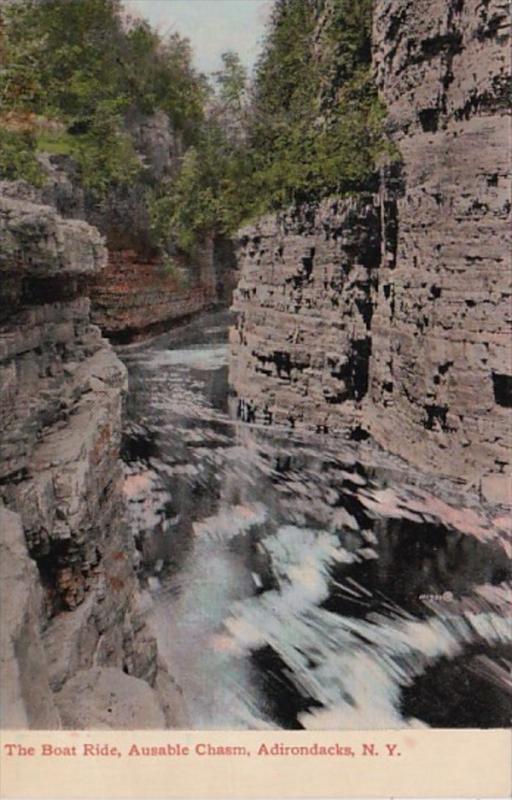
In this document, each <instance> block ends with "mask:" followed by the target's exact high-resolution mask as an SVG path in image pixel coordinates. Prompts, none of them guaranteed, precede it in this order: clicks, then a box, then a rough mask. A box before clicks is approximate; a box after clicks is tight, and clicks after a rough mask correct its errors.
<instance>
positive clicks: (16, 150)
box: [0, 128, 43, 186]
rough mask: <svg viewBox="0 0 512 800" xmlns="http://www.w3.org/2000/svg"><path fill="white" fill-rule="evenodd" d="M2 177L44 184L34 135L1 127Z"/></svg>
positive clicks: (0, 157) (0, 164) (36, 184)
mask: <svg viewBox="0 0 512 800" xmlns="http://www.w3.org/2000/svg"><path fill="white" fill-rule="evenodd" d="M0 178H3V179H5V180H10V181H14V180H25V181H28V182H29V183H32V184H34V185H35V186H40V185H41V184H42V182H43V174H42V171H41V168H40V166H39V164H38V163H37V159H36V155H35V141H34V138H33V137H32V136H30V135H29V134H26V133H25V134H23V133H14V132H12V131H7V130H5V129H3V128H0Z"/></svg>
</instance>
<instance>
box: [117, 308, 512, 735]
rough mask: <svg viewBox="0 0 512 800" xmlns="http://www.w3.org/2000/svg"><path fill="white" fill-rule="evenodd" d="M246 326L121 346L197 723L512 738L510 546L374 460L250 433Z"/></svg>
mask: <svg viewBox="0 0 512 800" xmlns="http://www.w3.org/2000/svg"><path fill="white" fill-rule="evenodd" d="M228 322H229V319H228V315H227V314H226V313H220V312H219V313H212V314H209V315H204V316H203V317H202V318H201V319H200V320H198V321H196V322H194V323H193V324H191V325H189V326H187V327H186V328H183V329H182V330H181V331H178V332H176V331H174V332H171V333H168V334H165V335H163V336H160V337H158V338H156V339H154V340H152V341H151V342H147V343H143V344H137V345H131V346H129V347H124V348H121V349H120V356H121V357H122V359H123V360H124V362H125V363H126V365H127V367H128V370H129V375H130V393H129V398H128V405H127V422H126V430H125V437H124V444H123V459H124V462H125V477H126V481H125V490H126V493H127V496H128V498H129V507H130V525H131V529H132V533H133V535H134V536H135V539H136V542H137V547H138V550H139V555H140V566H139V570H140V575H141V581H142V583H143V585H144V587H145V592H146V596H147V598H150V599H149V600H148V606H149V610H148V615H149V620H150V623H151V625H152V628H153V630H154V631H155V634H156V637H157V640H158V646H159V650H160V653H161V655H162V657H163V659H164V660H165V662H166V664H167V666H168V669H169V671H170V672H171V674H172V675H173V677H174V678H175V680H176V682H177V683H178V684H179V686H180V687H181V690H182V692H183V697H184V701H185V705H186V709H187V715H188V717H189V721H190V726H191V727H192V728H196V729H219V728H231V729H232V728H237V729H256V728H261V729H267V728H278V729H279V728H289V729H294V728H309V729H321V728H327V729H350V728H352V729H365V728H401V727H423V726H433V727H438V726H440V727H503V726H508V725H509V724H510V710H511V695H510V692H511V684H512V681H511V672H510V664H511V662H512V629H511V627H512V626H511V623H510V617H508V616H507V615H506V613H504V608H506V606H507V600H508V601H509V600H510V594H509V591H510V583H509V582H510V561H509V560H508V559H507V558H506V555H505V552H504V550H503V548H502V547H501V546H500V544H499V542H498V541H497V540H496V539H493V538H492V537H486V536H485V535H484V534H482V531H481V530H480V528H479V527H478V524H477V523H475V522H474V519H475V514H474V512H468V513H467V514H466V515H465V516H464V513H462V514H461V513H460V512H459V511H457V510H454V511H453V513H452V511H451V510H450V509H449V508H448V507H447V505H446V504H443V503H442V502H441V501H439V507H440V508H442V509H443V513H442V514H441V518H442V517H443V514H444V515H445V516H447V518H448V519H449V520H451V519H452V517H451V516H450V515H452V516H453V518H454V522H453V524H452V523H451V522H449V523H446V524H445V523H443V522H440V517H439V514H437V511H436V513H433V512H432V509H431V508H430V510H429V507H428V503H427V500H426V499H425V498H426V497H427V495H426V494H425V493H423V494H422V493H421V491H420V490H419V489H418V491H417V492H415V491H414V490H412V491H411V489H410V488H409V487H407V486H405V483H404V485H402V481H404V480H405V479H404V478H403V477H402V476H401V473H400V471H399V470H397V469H396V468H394V467H393V468H390V469H389V470H387V469H386V468H383V467H382V464H380V465H377V466H375V467H372V466H371V465H370V466H369V465H368V461H367V459H366V461H365V463H364V464H363V461H362V460H361V459H360V458H359V455H358V449H357V447H358V446H357V445H356V444H348V443H337V442H329V441H328V440H324V439H323V438H322V437H320V436H316V437H315V436H310V437H303V438H300V437H299V436H298V435H297V436H293V437H291V436H290V434H289V433H285V432H279V431H275V430H270V429H268V428H263V427H259V426H256V425H248V424H246V423H242V422H240V421H239V420H238V419H237V415H236V400H235V399H233V398H230V391H229V351H228V345H227V327H228ZM397 496H398V497H399V498H400V497H401V498H402V500H400V501H399V502H397V500H396V498H397ZM404 497H410V498H412V499H411V501H410V503H409V501H404V500H403V498H404ZM430 502H432V501H430ZM447 508H448V511H447V510H446V509H447ZM436 509H437V506H436ZM440 513H441V512H440ZM466 519H469V521H470V523H471V524H469V523H468V525H467V527H468V529H470V530H471V532H469V533H468V532H466V531H465V530H464V525H465V524H466V523H465V520H466ZM461 520H462V521H461Z"/></svg>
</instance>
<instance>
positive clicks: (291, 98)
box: [0, 0, 390, 254]
mask: <svg viewBox="0 0 512 800" xmlns="http://www.w3.org/2000/svg"><path fill="white" fill-rule="evenodd" d="M122 14H123V12H122V6H121V0H44V2H40V1H39V0H23V2H14V3H9V2H7V3H4V4H3V6H2V9H1V11H0V57H1V58H2V67H1V69H0V104H1V107H2V113H1V115H0V131H2V125H3V127H4V128H9V126H10V130H11V131H12V129H13V127H12V122H13V119H14V121H15V122H16V120H18V121H19V120H20V119H21V120H22V121H23V124H24V125H25V128H23V126H22V128H20V129H28V130H30V125H29V126H28V128H27V127H26V123H27V120H28V122H30V120H31V119H32V118H33V119H32V121H33V126H34V127H33V131H34V136H32V137H30V136H29V135H27V136H26V137H25V138H23V137H22V136H21V135H20V134H14V133H9V132H8V131H7V130H4V131H3V132H2V133H0V135H1V137H2V143H3V148H2V156H0V168H1V170H2V174H3V175H14V176H24V177H26V178H27V179H29V180H33V181H39V180H41V177H40V171H39V169H38V167H37V162H36V160H35V148H39V149H41V150H46V151H47V152H50V153H53V154H59V155H68V156H70V157H72V158H73V160H74V161H75V162H76V164H77V166H78V169H79V173H80V176H81V180H82V183H83V185H84V186H85V187H86V188H88V189H89V190H90V191H91V192H93V193H94V194H95V195H97V196H98V197H104V196H105V195H106V194H107V193H108V192H109V190H110V189H111V188H112V187H115V186H119V185H129V184H131V183H133V182H134V181H137V182H141V183H144V184H147V183H148V182H149V181H148V178H147V175H146V173H145V172H144V166H143V164H142V163H141V161H140V159H139V158H138V156H137V154H136V152H135V149H134V143H133V141H132V139H131V137H130V135H129V132H128V131H129V125H128V124H127V123H128V120H129V119H133V118H137V117H138V116H140V115H141V114H150V113H152V112H154V111H155V110H161V111H164V112H165V113H166V114H167V115H168V117H169V119H170V121H171V122H172V124H173V126H174V128H175V129H178V130H179V131H180V132H181V135H182V140H183V142H184V144H185V155H184V157H183V159H182V163H181V165H180V168H179V170H177V174H176V175H174V176H173V177H172V179H171V178H169V177H168V176H167V177H166V178H165V179H164V180H163V181H162V182H160V184H158V185H155V184H154V183H153V184H152V185H151V191H150V192H149V193H148V196H149V197H150V202H149V211H150V219H151V227H152V235H153V239H154V241H155V242H156V243H157V245H158V247H159V248H160V249H161V251H162V252H163V253H169V252H173V251H174V250H175V249H176V248H178V249H179V250H181V251H183V252H185V253H188V254H192V253H193V252H194V250H195V248H196V247H197V244H198V242H200V241H201V240H202V239H204V238H205V237H206V236H207V235H209V234H211V233H215V232H222V233H227V234H229V233H230V232H232V231H234V230H235V229H236V228H237V227H238V226H239V225H240V223H241V222H242V221H246V220H248V219H250V218H252V217H254V216H256V215H258V214H261V213H263V212H265V211H267V210H269V209H272V208H277V207H281V206H284V205H287V204H290V203H295V202H300V201H302V200H305V199H308V200H311V199H313V200H314V199H318V198H320V197H322V196H325V195H327V194H331V193H347V192H359V191H363V190H367V189H370V188H373V187H374V185H375V180H376V171H377V170H376V165H377V163H378V161H379V159H380V157H381V155H382V153H384V152H386V151H388V153H389V151H390V148H389V144H388V143H387V142H386V139H385V136H384V134H383V127H384V125H383V123H384V118H385V113H384V109H383V107H382V105H381V103H380V102H379V100H378V97H377V93H376V89H375V86H374V83H373V79H372V73H371V64H370V62H371V15H372V0H274V7H273V12H272V15H271V20H270V24H269V27H268V31H267V36H266V39H265V41H264V44H263V49H262V53H261V56H260V59H259V61H258V63H257V66H256V73H255V77H254V81H253V85H252V87H249V82H248V78H247V73H246V70H245V68H244V66H243V65H242V63H241V61H240V58H239V57H238V55H237V54H236V53H234V52H226V53H224V54H223V56H222V68H221V69H220V70H219V71H218V72H217V73H215V74H214V75H213V86H208V84H207V82H206V80H205V78H204V77H203V76H201V75H199V74H198V73H197V72H196V71H195V70H194V68H193V66H192V54H191V49H190V45H189V43H188V41H187V40H186V39H183V38H181V37H180V36H179V35H178V34H173V35H172V36H170V37H168V38H166V39H165V41H163V40H162V39H161V37H160V36H159V35H158V33H156V32H155V31H154V30H152V29H151V27H150V26H149V24H148V23H146V22H144V21H140V20H132V21H131V23H130V24H128V25H127V24H126V20H125V21H123V16H122ZM320 21H321V24H319V23H320ZM38 120H39V121H41V120H43V122H44V123H45V124H43V125H40V124H39V123H38ZM48 120H49V121H50V123H48Z"/></svg>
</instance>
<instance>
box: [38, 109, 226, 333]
mask: <svg viewBox="0 0 512 800" xmlns="http://www.w3.org/2000/svg"><path fill="white" fill-rule="evenodd" d="M125 126H126V130H127V131H128V132H129V134H130V136H131V139H132V141H133V145H134V148H135V151H136V153H137V156H138V158H139V160H140V162H141V165H142V166H143V173H142V175H141V176H139V177H138V178H137V179H136V180H134V181H133V182H132V184H131V185H129V186H118V187H115V186H113V187H110V189H109V191H108V192H107V193H106V195H105V196H104V197H102V198H99V197H98V196H97V194H95V193H93V192H91V191H90V190H88V189H87V188H86V187H84V186H83V185H82V183H81V181H80V177H79V174H78V172H77V167H76V164H75V163H74V161H73V159H72V158H70V157H69V156H61V155H50V154H40V156H39V159H40V162H41V165H42V167H43V168H44V173H45V184H44V186H43V187H42V189H41V190H40V192H39V196H40V198H41V200H42V202H44V203H48V204H50V205H53V206H55V208H56V209H57V210H58V211H59V213H60V214H62V216H64V217H66V218H73V219H82V220H84V221H86V222H88V223H90V224H91V225H94V226H95V227H96V228H97V229H98V230H99V231H100V232H101V233H102V234H103V235H104V237H105V240H106V245H107V248H108V262H107V265H106V267H105V268H104V269H102V270H101V272H99V273H94V274H93V275H92V276H91V278H90V280H89V288H88V294H89V296H90V298H91V314H92V320H93V322H94V323H95V324H97V325H98V326H99V327H100V328H101V330H102V332H103V333H104V334H105V335H107V336H108V337H109V338H110V339H112V340H116V341H123V342H125V341H130V340H132V339H135V338H142V337H144V336H147V335H149V334H154V333H158V332H160V331H162V330H165V329H167V328H170V327H172V326H173V325H175V324H176V323H181V322H183V321H185V320H186V319H187V318H188V317H190V316H191V315H193V314H197V313H199V312H201V311H203V310H205V309H207V308H210V307H211V306H212V305H215V304H216V303H217V302H220V303H223V304H229V303H230V302H231V293H232V288H233V275H234V269H233V263H232V261H233V258H232V252H231V250H230V246H229V245H230V242H229V240H226V239H223V238H221V237H220V238H219V237H218V238H213V237H205V238H204V240H203V241H202V242H201V243H200V244H198V246H197V247H196V248H195V253H194V255H193V256H185V255H175V256H173V257H172V258H171V259H163V258H162V255H161V254H158V253H157V250H156V248H155V241H154V236H153V235H152V231H151V218H150V213H149V201H148V197H149V193H148V190H149V189H150V188H153V189H154V188H155V187H157V186H159V185H160V184H161V183H165V184H169V185H171V186H172V183H173V181H174V180H175V178H176V173H177V171H178V168H179V163H180V159H181V158H182V156H183V152H184V145H183V142H182V137H181V135H180V134H179V132H178V131H176V130H174V129H173V127H172V125H171V123H170V120H169V117H168V116H167V114H165V113H164V112H162V111H157V112H155V113H154V114H152V115H143V114H134V115H132V117H131V118H129V119H127V120H126V122H125Z"/></svg>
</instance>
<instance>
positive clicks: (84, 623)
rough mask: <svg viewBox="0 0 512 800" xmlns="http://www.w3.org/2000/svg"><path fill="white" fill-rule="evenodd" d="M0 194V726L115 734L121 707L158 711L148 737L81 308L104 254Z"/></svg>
mask: <svg viewBox="0 0 512 800" xmlns="http://www.w3.org/2000/svg"><path fill="white" fill-rule="evenodd" d="M4 190H5V191H4V195H3V196H2V197H1V198H0V234H1V240H2V245H1V248H0V276H1V281H2V293H1V305H0V376H1V386H2V404H1V408H0V429H1V436H0V464H1V466H0V520H1V530H2V536H1V542H0V546H1V548H2V558H1V561H2V577H3V580H2V599H1V606H2V626H1V627H2V631H1V634H2V664H1V666H2V679H1V687H2V720H1V722H2V726H3V727H39V728H52V727H59V726H60V725H62V726H65V727H83V726H84V725H89V726H93V727H97V726H99V727H105V726H108V725H109V724H111V726H112V727H115V726H116V725H117V726H121V727H123V726H124V725H129V724H130V718H129V717H130V713H131V711H130V712H129V713H128V716H126V708H125V707H123V703H124V700H123V699H122V696H123V693H126V692H128V691H129V692H130V693H131V695H132V696H133V697H134V703H137V702H138V701H137V698H139V700H140V701H141V702H142V700H143V699H144V698H145V700H146V702H150V701H149V700H148V697H150V698H152V699H151V702H150V706H151V703H153V705H152V706H151V708H152V709H154V708H158V709H159V710H158V713H157V712H156V711H155V713H150V714H149V716H146V717H145V718H144V717H143V715H140V714H139V716H138V717H137V719H138V720H139V724H141V725H145V724H147V725H150V726H151V725H155V726H156V727H159V726H161V725H163V724H165V718H164V712H163V710H162V708H161V704H160V701H159V700H158V697H157V694H156V693H155V692H154V691H153V689H152V688H151V686H152V685H154V684H155V681H157V667H158V664H157V653H156V645H155V641H154V639H153V637H152V636H151V635H150V633H149V632H148V630H147V628H146V626H145V622H144V617H143V612H142V605H141V598H140V596H139V593H138V585H137V580H136V575H135V570H134V545H133V542H132V540H131V539H130V537H129V535H128V533H127V529H126V526H125V523H124V514H123V500H122V473H121V466H120V461H119V459H118V455H119V446H120V438H121V410H122V402H123V394H124V392H125V390H126V383H127V381H126V370H125V368H124V367H123V365H122V364H121V362H120V361H119V360H118V358H117V357H116V355H115V354H114V352H113V350H112V349H111V347H110V346H109V344H108V343H107V342H106V341H105V340H104V339H103V338H102V336H101V334H100V331H99V330H98V328H97V327H95V326H93V325H91V322H90V314H89V300H88V299H87V297H86V296H85V294H84V292H85V285H86V281H87V280H88V279H89V278H90V277H91V275H94V274H95V273H97V272H98V271H99V270H100V269H102V268H103V267H104V265H105V262H106V257H107V254H106V249H105V247H104V244H103V240H102V238H101V236H100V235H99V233H98V232H97V231H96V230H95V229H94V228H92V227H90V226H89V225H88V224H87V223H85V222H82V221H77V220H64V219H62V218H61V217H60V216H59V215H58V214H57V213H56V211H55V210H54V209H53V208H51V207H50V206H42V205H38V204H36V203H34V202H31V201H30V199H27V198H24V199H15V197H9V196H7V195H8V190H7V188H6V187H4ZM13 194H15V195H16V194H17V193H16V191H15V192H14V193H13ZM93 672H94V675H93ZM91 676H92V677H91ZM86 687H89V688H87V689H86ZM106 687H110V689H109V691H110V695H111V702H110V705H109V709H108V712H109V713H106V712H105V708H104V707H103V705H104V702H103V701H104V697H105V696H106V695H105V692H106V691H107V689H106ZM80 691H82V692H83V697H82V701H81V704H82V705H81V706H80V704H78V705H77V702H76V697H77V693H78V692H80ZM107 694H108V692H107ZM84 704H85V706H86V708H85V707H84ZM80 708H81V709H82V710H80ZM133 713H135V712H133ZM132 716H133V714H132ZM134 718H135V717H134ZM144 720H146V722H145V721H144ZM109 721H110V722H109Z"/></svg>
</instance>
